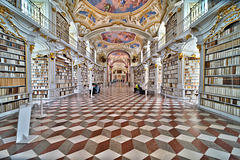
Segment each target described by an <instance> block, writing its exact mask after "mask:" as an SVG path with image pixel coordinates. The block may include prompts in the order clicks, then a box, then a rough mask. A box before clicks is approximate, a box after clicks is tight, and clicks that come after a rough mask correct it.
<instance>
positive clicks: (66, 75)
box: [56, 55, 74, 96]
mask: <svg viewBox="0 0 240 160" xmlns="http://www.w3.org/2000/svg"><path fill="white" fill-rule="evenodd" d="M56 86H57V88H60V96H65V95H68V94H71V93H73V92H74V86H73V85H72V60H71V59H70V58H68V57H66V56H62V55H57V57H56Z"/></svg>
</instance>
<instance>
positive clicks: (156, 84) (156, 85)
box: [154, 63, 159, 93]
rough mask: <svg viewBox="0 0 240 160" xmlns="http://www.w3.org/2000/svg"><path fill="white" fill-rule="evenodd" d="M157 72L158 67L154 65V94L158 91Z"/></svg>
mask: <svg viewBox="0 0 240 160" xmlns="http://www.w3.org/2000/svg"><path fill="white" fill-rule="evenodd" d="M158 70H159V65H158V64H157V63H156V68H155V82H154V86H155V93H157V91H158V87H159V86H158V78H159V77H158Z"/></svg>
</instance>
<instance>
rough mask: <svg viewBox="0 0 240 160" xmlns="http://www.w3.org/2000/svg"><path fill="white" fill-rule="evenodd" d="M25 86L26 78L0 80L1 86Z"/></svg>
mask: <svg viewBox="0 0 240 160" xmlns="http://www.w3.org/2000/svg"><path fill="white" fill-rule="evenodd" d="M25 84H26V80H25V78H0V86H21V85H25Z"/></svg>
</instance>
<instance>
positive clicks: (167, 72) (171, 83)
mask: <svg viewBox="0 0 240 160" xmlns="http://www.w3.org/2000/svg"><path fill="white" fill-rule="evenodd" d="M178 55H179V54H175V55H171V56H170V57H167V58H165V59H164V60H163V82H162V93H163V94H165V93H166V94H167V95H171V96H177V95H176V93H174V89H177V85H178ZM165 91H166V92H165Z"/></svg>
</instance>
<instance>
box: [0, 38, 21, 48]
mask: <svg viewBox="0 0 240 160" xmlns="http://www.w3.org/2000/svg"><path fill="white" fill-rule="evenodd" d="M0 45H6V46H9V47H13V48H17V49H21V50H24V48H25V46H24V45H20V44H17V43H14V42H9V41H6V40H3V39H0Z"/></svg>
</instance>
